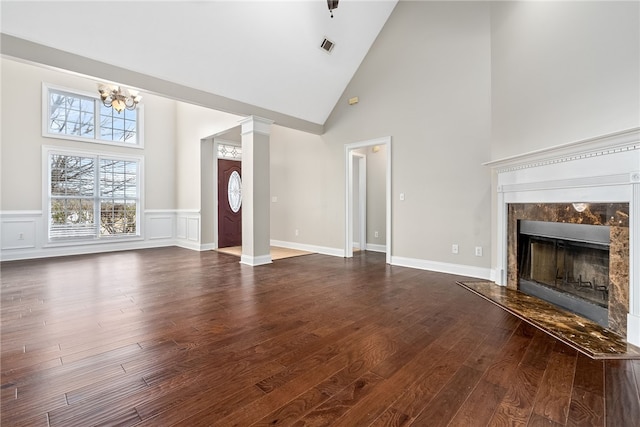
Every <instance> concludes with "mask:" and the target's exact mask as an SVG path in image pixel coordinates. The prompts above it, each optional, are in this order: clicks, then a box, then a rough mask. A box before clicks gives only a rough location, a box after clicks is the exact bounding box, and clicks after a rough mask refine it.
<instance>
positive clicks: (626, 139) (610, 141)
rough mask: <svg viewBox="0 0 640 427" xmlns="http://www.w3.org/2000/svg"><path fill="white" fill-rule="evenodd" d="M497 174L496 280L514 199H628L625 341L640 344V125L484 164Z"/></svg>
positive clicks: (500, 276) (504, 272)
mask: <svg viewBox="0 0 640 427" xmlns="http://www.w3.org/2000/svg"><path fill="white" fill-rule="evenodd" d="M485 165H486V166H490V167H491V168H492V169H493V170H494V171H495V172H496V174H497V189H496V190H497V191H496V212H497V215H496V216H497V224H496V225H497V236H496V237H497V239H496V250H497V252H496V254H497V258H496V266H495V268H496V271H495V281H496V283H498V284H499V285H503V286H506V285H507V282H508V280H507V277H508V245H507V236H508V233H507V225H508V214H507V209H508V206H509V204H512V203H576V202H584V203H628V204H629V307H628V313H627V328H626V330H627V341H628V342H630V343H632V344H635V345H640V128H635V129H630V130H625V131H621V132H616V133H613V134H608V135H603V136H599V137H595V138H589V139H586V140H582V141H576V142H571V143H567V144H563V145H559V146H556V147H552V148H549V149H544V150H538V151H533V152H529V153H525V154H522V155H518V156H513V157H509V158H506V159H501V160H496V161H492V162H488V163H485Z"/></svg>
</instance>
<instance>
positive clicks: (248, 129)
mask: <svg viewBox="0 0 640 427" xmlns="http://www.w3.org/2000/svg"><path fill="white" fill-rule="evenodd" d="M239 123H240V125H241V126H242V131H241V132H240V133H241V134H242V135H244V134H247V133H252V132H254V133H261V134H263V135H270V134H271V125H272V124H273V123H274V121H273V120H269V119H265V118H263V117H258V116H249V117H246V118H244V119H242V120H240V122H239Z"/></svg>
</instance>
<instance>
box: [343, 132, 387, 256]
mask: <svg viewBox="0 0 640 427" xmlns="http://www.w3.org/2000/svg"><path fill="white" fill-rule="evenodd" d="M364 147H367V148H369V149H371V150H372V151H373V152H375V151H376V150H377V149H376V147H378V148H380V147H384V152H385V153H386V159H385V160H386V161H385V162H384V165H383V168H384V181H385V182H384V185H383V187H384V202H383V204H384V206H385V208H384V211H385V219H384V226H385V230H384V233H383V234H384V237H385V239H384V245H382V246H381V247H382V248H383V250H384V252H385V254H386V262H387V263H388V264H390V263H391V236H392V233H391V137H390V136H387V137H382V138H378V139H372V140H368V141H362V142H355V143H351V144H346V145H345V177H346V179H345V234H344V236H345V238H344V248H345V251H344V256H345V257H346V258H351V257H353V246H354V245H353V242H354V226H355V225H354V223H355V224H357V225H358V227H359V226H360V224H358V222H356V221H354V215H355V211H356V209H357V206H358V204H359V203H354V193H356V192H357V191H358V190H357V189H356V187H357V188H358V189H359V188H360V174H358V178H354V176H355V173H354V169H355V168H356V167H359V164H360V163H359V161H358V166H356V167H354V164H355V163H354V158H356V157H358V156H357V155H356V150H358V149H361V148H364ZM366 169H370V168H369V167H368V166H365V170H366ZM365 177H366V174H365ZM365 179H366V178H365ZM368 214H370V212H367V213H366V214H365V215H364V216H365V220H364V223H365V224H366V223H367V222H368V221H367V220H366V217H367V216H368ZM370 231H371V230H366V226H365V232H364V235H365V242H364V249H366V248H367V247H368V245H369V244H368V243H367V233H369V234H370Z"/></svg>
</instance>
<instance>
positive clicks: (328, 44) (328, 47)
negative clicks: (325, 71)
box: [320, 37, 336, 53]
mask: <svg viewBox="0 0 640 427" xmlns="http://www.w3.org/2000/svg"><path fill="white" fill-rule="evenodd" d="M335 45H336V44H335V43H334V42H332V41H331V40H329V39H328V38H326V37H325V38H324V39H323V40H322V43H320V49H322V50H324V51H325V52H327V53H331V51H332V50H333V47H334V46H335Z"/></svg>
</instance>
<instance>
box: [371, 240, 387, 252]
mask: <svg viewBox="0 0 640 427" xmlns="http://www.w3.org/2000/svg"><path fill="white" fill-rule="evenodd" d="M367 250H368V251H371V252H381V253H383V254H386V253H387V246H386V245H376V244H375V243H367Z"/></svg>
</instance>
